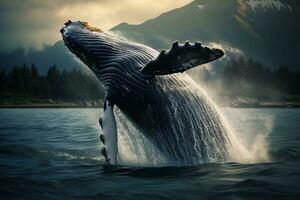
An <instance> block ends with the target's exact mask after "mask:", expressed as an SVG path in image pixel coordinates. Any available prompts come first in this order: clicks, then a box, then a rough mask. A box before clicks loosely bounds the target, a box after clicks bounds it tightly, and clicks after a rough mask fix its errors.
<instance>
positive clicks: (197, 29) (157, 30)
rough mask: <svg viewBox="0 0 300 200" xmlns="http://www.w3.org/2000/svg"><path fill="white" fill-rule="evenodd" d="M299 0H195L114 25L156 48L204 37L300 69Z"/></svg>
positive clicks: (229, 49) (234, 50) (271, 63)
mask: <svg viewBox="0 0 300 200" xmlns="http://www.w3.org/2000/svg"><path fill="white" fill-rule="evenodd" d="M299 20H300V1H297V0H195V1H193V2H191V3H190V4H188V5H186V6H184V7H181V8H178V9H175V10H172V11H169V12H166V13H164V14H162V15H160V16H158V17H157V18H155V19H151V20H148V21H146V22H144V23H142V24H138V25H130V24H127V23H122V24H119V25H117V26H115V27H114V28H112V31H116V32H119V33H121V34H123V35H124V36H125V37H128V38H130V39H132V40H135V41H138V42H142V43H145V44H147V45H150V46H152V47H154V48H156V49H162V48H169V47H170V44H171V43H172V42H173V41H175V40H179V41H182V42H183V41H185V40H191V41H196V40H199V41H202V42H203V43H205V44H210V45H215V46H221V47H222V48H223V49H224V50H225V51H226V53H227V55H232V54H234V55H235V54H244V55H245V56H246V57H251V58H253V59H255V60H260V61H262V62H264V63H266V64H267V65H268V66H271V67H273V68H275V67H279V66H280V65H288V66H290V68H292V69H296V70H300V61H299V59H297V57H298V55H297V54H298V53H299V52H300V51H299V50H298V48H299V47H298V46H299V45H300V26H299Z"/></svg>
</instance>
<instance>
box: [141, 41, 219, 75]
mask: <svg viewBox="0 0 300 200" xmlns="http://www.w3.org/2000/svg"><path fill="white" fill-rule="evenodd" d="M223 55H224V52H223V51H222V50H220V49H214V48H208V47H204V46H202V45H201V43H198V42H195V43H194V44H191V43H189V42H185V44H183V45H181V44H179V43H178V42H174V43H173V44H172V47H171V49H169V50H168V51H166V50H162V51H161V52H160V54H159V55H158V56H157V57H156V58H155V59H153V60H151V61H150V62H149V63H148V64H146V65H145V67H143V68H142V69H141V72H142V73H143V74H149V75H166V74H173V73H177V72H184V71H185V70H188V69H191V68H193V67H196V66H198V65H202V64H205V63H208V62H211V61H214V60H216V59H218V58H221V57H222V56H223Z"/></svg>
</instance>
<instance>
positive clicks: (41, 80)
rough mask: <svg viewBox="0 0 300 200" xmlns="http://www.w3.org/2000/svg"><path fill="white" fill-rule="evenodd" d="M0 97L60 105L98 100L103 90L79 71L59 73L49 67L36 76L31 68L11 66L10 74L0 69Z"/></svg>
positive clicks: (37, 72)
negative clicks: (32, 99)
mask: <svg viewBox="0 0 300 200" xmlns="http://www.w3.org/2000/svg"><path fill="white" fill-rule="evenodd" d="M0 95H1V98H2V100H3V101H4V100H5V99H12V100H13V99H14V98H19V97H20V98H36V99H53V100H62V101H73V100H98V99H100V98H102V97H103V89H102V88H101V86H100V84H99V82H97V81H96V79H94V78H91V75H90V74H88V73H86V72H84V71H82V70H76V69H73V70H72V71H66V70H63V71H61V70H60V69H59V68H58V67H57V66H56V65H53V66H50V67H49V69H48V72H47V73H46V74H44V75H43V74H40V73H39V71H38V69H37V67H36V66H35V65H34V64H32V65H31V66H30V67H28V66H27V65H26V64H23V66H15V67H14V68H13V69H12V70H11V71H10V72H5V70H4V69H0Z"/></svg>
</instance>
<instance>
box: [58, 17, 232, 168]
mask: <svg viewBox="0 0 300 200" xmlns="http://www.w3.org/2000/svg"><path fill="white" fill-rule="evenodd" d="M60 32H61V35H62V38H63V41H64V43H65V45H66V47H67V48H68V49H69V50H70V52H72V53H73V54H74V55H75V56H76V57H78V58H79V60H81V61H82V62H83V63H84V64H85V66H87V67H88V68H89V69H90V70H91V71H92V72H93V73H94V74H95V75H96V77H97V78H98V79H99V80H100V82H101V83H102V84H103V86H104V89H105V98H104V100H103V102H104V105H103V116H102V117H100V118H99V123H100V125H101V127H102V132H101V135H100V140H101V141H102V143H103V145H104V147H103V148H102V150H101V152H102V154H103V156H104V157H105V159H106V162H107V164H108V165H116V164H117V157H118V130H117V122H116V119H115V113H114V109H115V107H117V108H118V109H119V110H120V111H121V112H122V114H124V115H125V116H126V119H127V120H128V121H130V122H131V123H132V124H133V125H134V126H135V127H136V128H137V129H138V130H140V132H141V134H143V135H144V136H145V137H146V138H147V139H148V140H149V141H150V142H151V144H153V145H154V146H155V147H156V148H157V149H158V150H159V151H160V152H161V153H162V154H164V155H165V156H166V157H167V158H168V159H169V161H170V163H173V164H181V165H194V164H199V163H207V162H224V161H227V160H228V159H229V157H230V155H229V150H228V149H229V147H230V146H231V145H232V144H231V141H230V139H229V137H228V134H227V129H226V126H225V125H224V123H223V120H222V118H221V116H220V114H219V113H218V111H217V109H216V107H215V106H214V105H213V104H212V103H211V102H210V100H209V98H208V97H207V95H206V94H205V92H203V90H202V89H201V88H200V87H199V86H198V85H197V84H196V83H195V82H194V81H193V80H192V79H191V78H190V76H189V75H187V73H186V71H187V70H189V69H191V68H194V67H197V66H200V65H203V64H206V63H209V62H212V61H215V60H217V59H219V58H221V57H222V56H224V52H223V51H222V50H221V49H216V48H211V47H207V46H204V45H203V44H201V43H200V42H197V41H196V42H194V43H192V42H189V41H186V42H184V43H179V42H178V41H175V42H174V43H172V45H171V47H170V48H169V49H168V50H161V51H160V52H158V51H157V50H155V49H153V48H151V47H149V46H146V45H144V44H140V43H136V42H133V41H131V40H128V39H126V38H125V37H122V36H120V35H119V34H116V33H113V32H110V31H103V30H101V29H99V28H96V27H93V26H91V25H90V24H88V23H87V22H82V21H71V20H69V21H67V22H66V23H65V24H64V26H63V27H62V28H61V29H60Z"/></svg>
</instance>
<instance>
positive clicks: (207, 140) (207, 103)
mask: <svg viewBox="0 0 300 200" xmlns="http://www.w3.org/2000/svg"><path fill="white" fill-rule="evenodd" d="M173 78H174V77H173ZM177 78H181V77H180V76H178V77H177ZM185 80H186V83H187V84H186V88H185V89H186V90H190V92H188V95H187V96H178V95H177V96H176V95H172V94H168V93H166V95H169V96H168V98H169V99H171V102H172V103H171V105H169V109H167V112H166V113H165V114H166V115H169V116H171V115H174V116H175V117H173V118H172V119H171V120H172V121H171V122H170V123H171V125H170V129H171V131H173V132H174V134H173V135H170V137H168V135H167V136H166V135H164V137H161V138H156V142H153V140H150V139H149V138H148V137H147V135H145V134H143V133H142V132H141V130H139V129H138V128H136V126H135V125H134V124H132V123H131V122H130V120H129V119H128V118H127V117H126V116H125V115H124V114H123V113H122V112H121V111H120V110H119V109H116V118H117V122H118V130H119V133H118V134H119V158H118V162H119V163H120V164H124V165H136V166H164V165H195V164H201V163H210V162H215V163H216V162H230V161H234V162H253V160H255V159H254V158H253V155H251V152H250V151H249V150H248V149H246V148H245V147H244V146H243V144H242V143H241V142H240V141H239V139H238V138H237V136H236V135H235V134H234V132H233V131H232V130H231V129H230V128H229V126H228V124H227V123H226V121H225V120H224V119H223V118H222V116H221V115H220V114H219V112H218V110H217V107H216V106H215V105H214V103H213V102H212V101H211V100H210V99H209V98H208V97H207V95H206V94H205V92H204V91H202V90H201V88H200V87H199V86H198V85H197V84H196V83H195V82H194V81H193V80H192V79H190V78H189V77H188V76H185ZM163 84H166V82H161V84H160V82H159V81H158V85H160V86H161V91H160V92H164V85H163ZM169 84H172V83H171V82H170V83H169ZM189 95H197V98H200V101H197V102H195V101H191V100H192V99H193V96H189ZM177 98H179V99H177ZM180 98H186V104H188V106H185V108H186V110H183V109H181V105H180V102H181V101H179V100H180ZM178 113H180V115H181V116H182V115H184V117H185V118H188V119H189V122H188V124H186V121H185V120H183V119H181V118H176V116H177V114H178ZM176 123H177V124H180V125H181V126H175V125H174V124H176ZM199 127H200V128H201V129H200V130H201V132H200V133H199V132H198V131H199ZM187 129H188V130H189V131H188V132H187ZM171 137H172V138H171ZM167 140H169V141H167ZM170 141H171V142H170ZM170 143H172V144H174V145H177V146H176V148H172V147H170V146H167V145H168V144H170ZM191 144H192V145H191ZM157 145H160V149H159V148H157ZM170 151H179V153H180V155H183V158H182V162H178V161H174V159H173V158H172V157H170V156H168V155H170ZM172 153H173V154H174V155H177V154H176V153H177V152H172ZM191 155H192V156H191Z"/></svg>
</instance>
